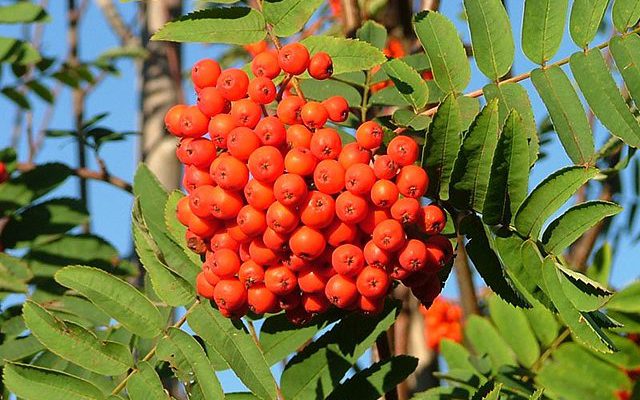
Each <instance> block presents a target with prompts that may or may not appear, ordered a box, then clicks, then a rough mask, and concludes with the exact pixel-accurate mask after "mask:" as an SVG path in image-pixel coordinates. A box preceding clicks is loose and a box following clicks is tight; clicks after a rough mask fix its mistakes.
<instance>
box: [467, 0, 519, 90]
mask: <svg viewBox="0 0 640 400" xmlns="http://www.w3.org/2000/svg"><path fill="white" fill-rule="evenodd" d="M464 9H465V11H466V14H467V18H468V20H469V30H470V31H471V44H472V46H473V54H474V56H475V60H476V63H478V68H479V69H480V71H482V73H483V74H485V75H486V76H487V77H488V78H489V79H491V80H492V81H497V80H498V79H500V78H501V77H503V76H504V75H506V74H507V72H509V70H510V69H511V64H513V57H514V54H515V45H514V44H513V33H512V32H511V24H510V23H509V16H508V15H507V10H505V8H504V6H503V5H502V1H500V0H465V1H464Z"/></svg>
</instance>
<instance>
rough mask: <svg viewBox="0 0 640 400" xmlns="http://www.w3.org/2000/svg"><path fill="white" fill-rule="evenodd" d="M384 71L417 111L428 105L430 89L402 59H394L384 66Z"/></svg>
mask: <svg viewBox="0 0 640 400" xmlns="http://www.w3.org/2000/svg"><path fill="white" fill-rule="evenodd" d="M382 70H383V71H384V72H386V73H387V75H389V78H391V80H392V81H393V83H394V84H395V87H396V88H397V89H398V91H399V92H400V94H401V95H402V97H404V98H405V99H406V100H407V102H409V104H411V106H413V109H414V110H415V111H418V110H420V109H421V108H423V107H424V106H425V105H426V104H427V100H428V99H429V88H428V87H427V84H426V83H425V81H424V79H422V77H421V76H420V74H419V73H418V72H417V71H416V70H415V69H413V68H412V67H410V66H409V65H408V64H407V63H405V62H404V61H402V60H400V59H397V58H396V59H392V60H389V61H387V62H386V63H384V64H382Z"/></svg>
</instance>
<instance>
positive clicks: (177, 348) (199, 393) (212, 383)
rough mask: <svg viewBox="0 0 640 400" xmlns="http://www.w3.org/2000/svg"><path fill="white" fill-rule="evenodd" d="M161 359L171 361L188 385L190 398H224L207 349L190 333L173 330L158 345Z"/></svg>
mask: <svg viewBox="0 0 640 400" xmlns="http://www.w3.org/2000/svg"><path fill="white" fill-rule="evenodd" d="M157 356H158V358H159V359H161V360H164V361H167V362H168V363H169V364H170V365H171V368H172V369H173V370H174V371H176V376H177V377H178V379H180V380H181V381H183V383H185V384H188V385H185V386H186V387H187V388H188V389H187V392H189V395H190V397H195V398H198V399H203V400H217V399H221V398H223V397H224V393H223V391H222V386H220V382H219V381H218V378H217V377H216V373H215V371H214V370H213V367H212V366H211V362H209V359H208V358H207V355H206V354H205V352H204V349H203V348H202V347H201V346H200V343H198V342H197V341H196V340H195V339H194V338H193V336H191V335H189V334H188V333H187V332H185V331H182V330H180V329H178V328H169V330H168V331H167V335H166V336H165V337H164V338H163V339H162V340H161V341H160V343H159V344H158V350H157ZM194 382H195V384H194ZM158 383H159V382H158ZM161 387H162V386H161Z"/></svg>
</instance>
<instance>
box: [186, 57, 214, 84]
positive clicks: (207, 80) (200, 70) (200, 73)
mask: <svg viewBox="0 0 640 400" xmlns="http://www.w3.org/2000/svg"><path fill="white" fill-rule="evenodd" d="M219 76H220V65H219V64H218V63H217V62H216V61H215V60H211V59H209V58H205V59H204V60H200V61H198V62H197V63H195V64H194V65H193V68H191V80H192V81H193V84H194V85H195V86H196V87H197V88H205V87H209V86H215V85H216V82H217V81H218V77H219Z"/></svg>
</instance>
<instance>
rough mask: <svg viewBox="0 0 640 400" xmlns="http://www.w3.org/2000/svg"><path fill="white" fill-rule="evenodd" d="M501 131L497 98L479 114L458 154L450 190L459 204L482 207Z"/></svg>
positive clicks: (462, 206)
mask: <svg viewBox="0 0 640 400" xmlns="http://www.w3.org/2000/svg"><path fill="white" fill-rule="evenodd" d="M498 134H499V124H498V100H493V101H491V102H490V103H489V104H487V106H486V107H485V108H484V109H483V110H482V112H481V113H480V114H479V115H478V116H477V117H476V120H475V121H474V123H473V124H472V125H471V128H470V129H469V132H468V133H467V134H466V135H465V137H464V139H463V141H462V147H461V148H460V152H459V153H458V157H457V158H456V162H455V164H454V167H453V174H452V178H451V188H450V190H449V191H450V193H451V195H450V197H451V202H452V203H453V204H454V205H455V206H456V207H458V208H460V209H473V210H477V211H482V208H483V205H484V199H485V197H486V195H487V188H488V186H489V176H490V174H491V162H492V160H493V154H494V152H495V149H496V145H497V143H498Z"/></svg>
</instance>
